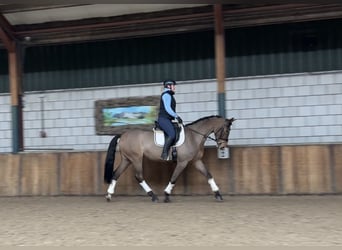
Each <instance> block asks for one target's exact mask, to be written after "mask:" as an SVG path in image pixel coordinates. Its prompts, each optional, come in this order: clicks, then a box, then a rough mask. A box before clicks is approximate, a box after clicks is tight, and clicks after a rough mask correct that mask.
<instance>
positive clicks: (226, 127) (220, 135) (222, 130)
mask: <svg viewBox="0 0 342 250" xmlns="http://www.w3.org/2000/svg"><path fill="white" fill-rule="evenodd" d="M235 120H236V119H235V118H230V119H224V122H223V123H222V125H221V126H220V127H218V128H217V129H216V130H215V131H214V134H215V138H216V143H217V146H218V148H219V149H223V148H226V147H228V140H229V139H228V138H229V134H230V129H231V126H232V124H233V122H234V121H235Z"/></svg>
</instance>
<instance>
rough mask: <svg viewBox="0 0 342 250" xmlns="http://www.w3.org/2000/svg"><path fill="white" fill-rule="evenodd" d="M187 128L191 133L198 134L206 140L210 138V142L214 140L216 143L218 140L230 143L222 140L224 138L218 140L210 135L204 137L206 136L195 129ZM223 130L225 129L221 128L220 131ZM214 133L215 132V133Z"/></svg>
mask: <svg viewBox="0 0 342 250" xmlns="http://www.w3.org/2000/svg"><path fill="white" fill-rule="evenodd" d="M187 128H188V129H190V130H191V131H193V132H195V133H196V134H199V135H201V136H203V137H204V138H208V139H210V140H213V141H214V142H217V141H218V140H224V141H228V139H222V138H218V139H216V138H213V137H211V136H209V135H204V134H202V133H200V132H198V131H197V130H194V129H192V128H190V127H187ZM222 129H223V127H222V128H220V130H222ZM213 132H214V131H213ZM221 134H222V133H221Z"/></svg>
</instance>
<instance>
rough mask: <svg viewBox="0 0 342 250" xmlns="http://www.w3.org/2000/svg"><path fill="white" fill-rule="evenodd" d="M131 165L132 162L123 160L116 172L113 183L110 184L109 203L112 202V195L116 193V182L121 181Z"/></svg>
mask: <svg viewBox="0 0 342 250" xmlns="http://www.w3.org/2000/svg"><path fill="white" fill-rule="evenodd" d="M129 163H130V162H129V161H128V160H127V159H126V158H123V159H122V161H121V163H120V165H119V166H118V167H117V168H116V169H115V170H114V172H113V179H112V182H111V183H110V184H109V186H108V189H107V195H106V199H107V201H111V199H112V195H113V194H114V193H115V186H116V182H117V180H118V179H119V177H120V175H121V174H122V173H123V172H124V171H125V170H126V169H127V167H128V166H129Z"/></svg>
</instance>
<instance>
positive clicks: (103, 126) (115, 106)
mask: <svg viewBox="0 0 342 250" xmlns="http://www.w3.org/2000/svg"><path fill="white" fill-rule="evenodd" d="M159 98H160V96H144V97H127V98H116V99H108V100H98V101H95V108H96V112H95V119H96V134H98V135H115V134H121V133H123V132H125V131H127V130H130V129H134V128H139V129H152V128H153V126H154V122H155V120H156V119H157V114H158V108H159Z"/></svg>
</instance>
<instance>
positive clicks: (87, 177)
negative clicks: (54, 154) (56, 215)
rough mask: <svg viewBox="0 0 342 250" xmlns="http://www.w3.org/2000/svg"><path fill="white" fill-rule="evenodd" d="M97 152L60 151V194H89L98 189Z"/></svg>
mask: <svg viewBox="0 0 342 250" xmlns="http://www.w3.org/2000/svg"><path fill="white" fill-rule="evenodd" d="M97 157H98V156H97V153H90V152H82V153H62V154H61V160H60V168H61V174H60V178H61V194H68V195H71V194H72V195H82V194H83V195H90V194H95V193H97V190H98V185H99V184H98V180H99V178H98V172H99V171H98V163H97V161H98V158H97Z"/></svg>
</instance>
